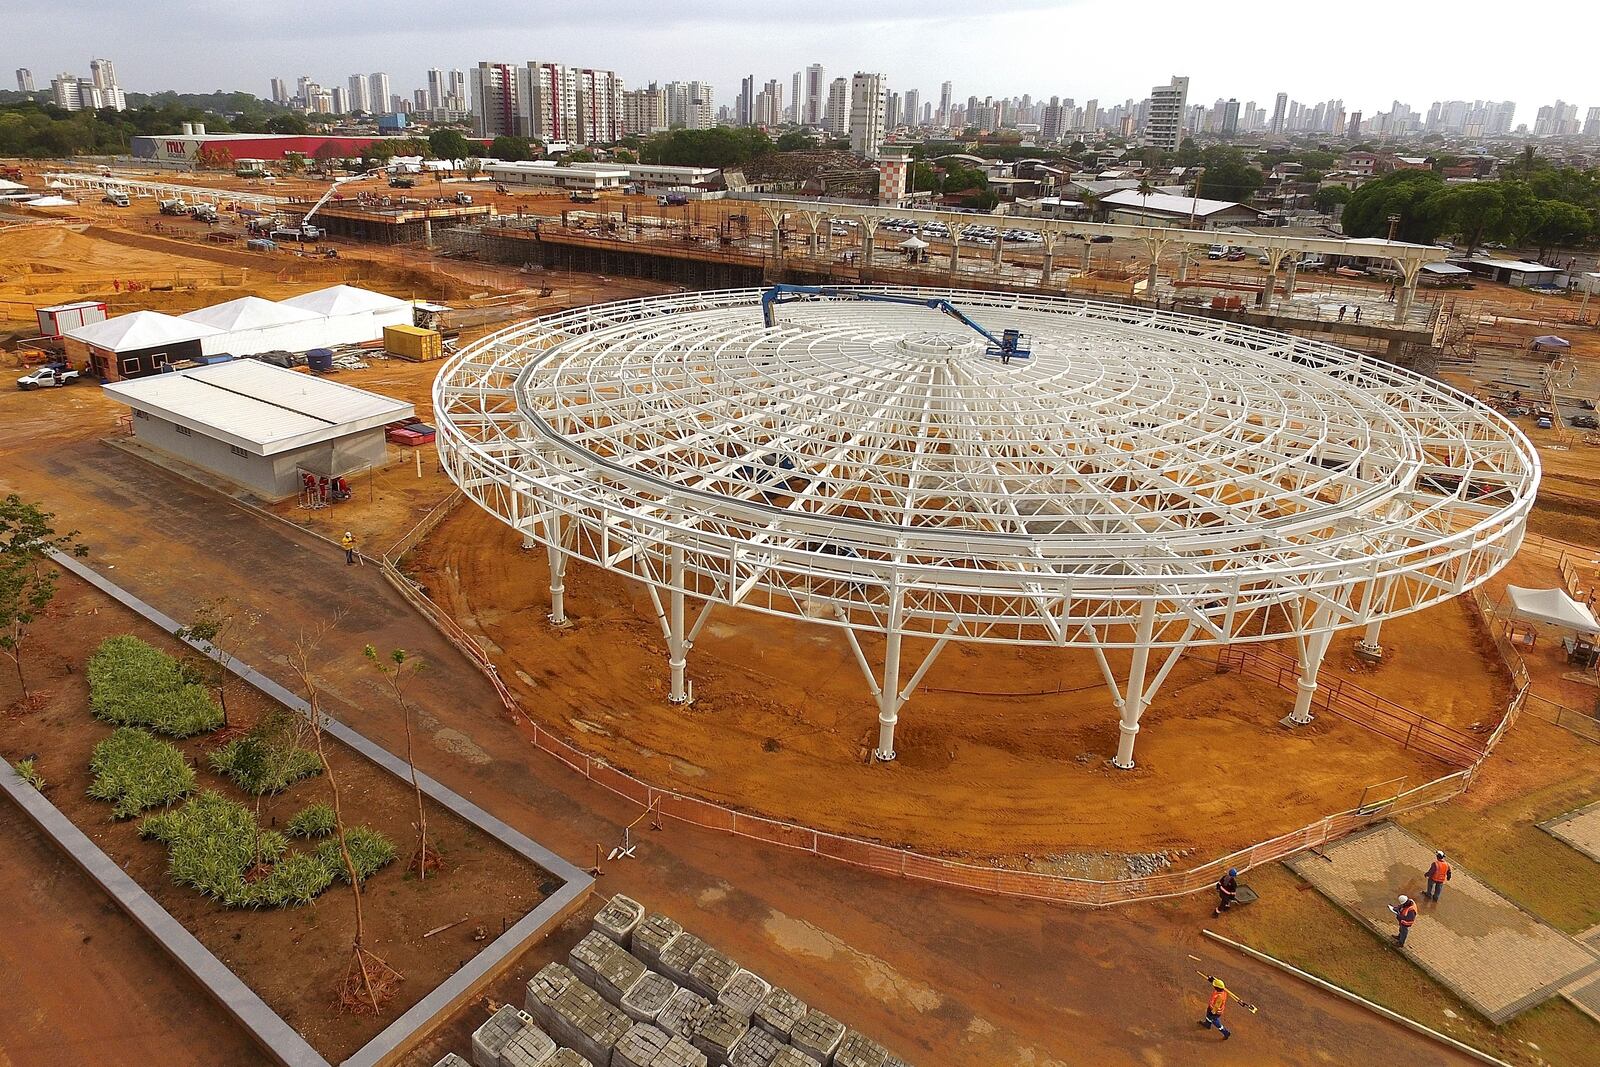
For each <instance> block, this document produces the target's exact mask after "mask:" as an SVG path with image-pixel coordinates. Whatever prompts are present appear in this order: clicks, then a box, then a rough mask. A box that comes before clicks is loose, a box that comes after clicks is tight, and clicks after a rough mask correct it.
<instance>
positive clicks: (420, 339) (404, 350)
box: [383, 326, 444, 363]
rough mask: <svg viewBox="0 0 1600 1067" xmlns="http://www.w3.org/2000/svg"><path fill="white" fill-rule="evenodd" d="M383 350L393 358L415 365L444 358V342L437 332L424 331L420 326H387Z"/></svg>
mask: <svg viewBox="0 0 1600 1067" xmlns="http://www.w3.org/2000/svg"><path fill="white" fill-rule="evenodd" d="M383 349H384V351H385V352H388V353H389V354H390V355H391V356H398V357H399V358H401V359H409V360H411V361H412V362H413V363H426V362H427V361H429V360H432V359H442V358H443V357H444V340H443V338H441V337H440V336H439V332H438V331H437V330H424V329H422V328H421V327H420V326H385V327H384V328H383Z"/></svg>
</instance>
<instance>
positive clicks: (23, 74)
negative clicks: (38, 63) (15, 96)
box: [17, 67, 37, 93]
mask: <svg viewBox="0 0 1600 1067" xmlns="http://www.w3.org/2000/svg"><path fill="white" fill-rule="evenodd" d="M36 91H37V90H36V89H35V88H34V86H33V71H31V70H29V69H28V68H27V67H18V68H17V92H19V93H32V92H36Z"/></svg>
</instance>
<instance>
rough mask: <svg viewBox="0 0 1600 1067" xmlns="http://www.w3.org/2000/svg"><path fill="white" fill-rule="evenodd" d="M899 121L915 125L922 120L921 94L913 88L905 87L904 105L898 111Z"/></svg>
mask: <svg viewBox="0 0 1600 1067" xmlns="http://www.w3.org/2000/svg"><path fill="white" fill-rule="evenodd" d="M900 121H901V122H903V123H905V124H906V125H907V126H916V125H919V124H920V123H921V122H922V94H921V93H919V92H917V91H916V90H915V89H907V90H906V95H905V106H904V109H903V110H902V111H901V113H900Z"/></svg>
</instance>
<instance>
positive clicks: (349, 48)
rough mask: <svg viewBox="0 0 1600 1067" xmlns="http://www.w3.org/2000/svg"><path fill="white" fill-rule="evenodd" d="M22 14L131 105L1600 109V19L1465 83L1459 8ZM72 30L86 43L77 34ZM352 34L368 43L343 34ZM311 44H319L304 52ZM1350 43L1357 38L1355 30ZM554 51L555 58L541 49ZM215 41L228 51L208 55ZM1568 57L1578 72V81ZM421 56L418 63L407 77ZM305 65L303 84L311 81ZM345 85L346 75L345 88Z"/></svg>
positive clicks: (45, 59) (25, 60) (28, 50)
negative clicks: (116, 73) (282, 87)
mask: <svg viewBox="0 0 1600 1067" xmlns="http://www.w3.org/2000/svg"><path fill="white" fill-rule="evenodd" d="M14 6H15V7H16V8H17V10H16V11H15V12H14V14H12V15H11V16H9V19H10V25H11V28H12V30H13V33H12V41H13V42H16V44H14V51H15V55H14V56H10V57H8V58H11V59H12V60H13V62H14V64H15V65H17V66H26V67H28V68H30V69H32V70H33V71H36V72H37V71H41V70H66V69H75V62H74V57H75V56H76V55H79V54H81V53H82V52H83V51H85V50H89V51H93V52H97V53H99V52H104V53H107V54H115V55H116V56H117V61H118V65H119V69H120V70H121V72H122V78H121V83H122V85H123V86H124V88H130V87H131V91H137V92H155V91H160V90H164V89H175V90H178V91H180V92H210V91H213V90H216V89H222V90H224V91H233V90H243V91H246V92H250V93H252V94H254V95H257V96H267V95H268V90H267V89H266V86H267V84H268V82H269V79H270V78H272V77H274V76H277V77H285V76H288V77H294V76H297V75H298V74H300V73H302V72H304V71H306V70H317V71H323V72H324V73H323V74H322V75H321V80H322V81H323V84H325V85H328V86H330V87H331V86H335V85H340V84H342V82H343V79H344V77H346V76H347V75H348V73H350V70H349V69H348V68H350V67H351V66H352V64H354V65H355V66H358V67H364V68H366V69H367V70H387V71H388V72H389V73H390V74H391V76H392V79H393V83H394V85H395V87H396V91H397V92H399V93H401V95H405V96H409V95H410V93H411V91H412V90H414V89H416V88H425V87H426V85H427V80H426V79H427V72H428V70H429V69H430V68H439V67H443V68H446V69H449V68H458V69H470V68H471V67H473V66H475V65H476V63H477V62H478V61H480V60H483V59H492V60H496V61H502V60H503V61H505V62H510V63H515V62H522V61H525V60H523V59H519V58H517V57H518V56H519V55H539V56H547V57H550V58H551V59H552V60H553V61H555V62H559V63H563V64H573V65H579V64H582V65H587V66H592V67H596V68H604V69H609V70H614V71H616V72H617V74H618V76H619V77H620V79H621V80H622V81H623V82H624V83H625V84H626V85H627V86H628V87H629V88H634V87H642V86H644V85H646V84H648V83H649V82H652V81H655V82H660V83H665V82H668V81H673V80H698V81H702V82H709V83H710V84H711V85H713V86H714V87H716V91H717V95H716V104H717V106H719V107H721V106H727V105H731V104H732V103H733V102H734V98H735V96H736V95H737V93H738V89H739V85H740V82H741V80H742V78H743V77H744V76H745V75H748V74H751V73H755V74H756V75H757V84H758V86H760V85H762V84H764V83H765V81H766V80H768V79H769V78H772V79H776V80H778V82H779V83H780V85H782V86H783V88H784V89H785V90H786V92H785V94H784V95H785V104H786V105H792V104H793V103H794V101H793V99H792V83H791V82H790V78H791V76H792V75H793V74H794V73H795V72H796V71H804V70H805V69H806V67H807V66H808V65H810V64H812V63H820V64H821V65H822V66H823V67H824V69H826V70H828V71H830V72H831V71H835V70H837V71H841V72H845V73H849V72H851V71H856V70H866V71H874V72H881V73H882V74H883V77H884V84H885V87H886V88H887V90H888V91H890V92H901V93H903V92H905V91H907V90H911V91H916V92H918V93H919V95H920V97H921V99H922V100H924V101H927V100H930V99H933V98H935V95H936V92H937V88H938V86H939V85H940V83H942V82H944V81H947V80H948V81H951V82H953V83H954V85H955V95H956V96H957V98H960V99H965V98H966V97H967V96H969V95H976V96H978V97H979V98H980V99H982V98H983V97H986V96H993V97H996V98H1000V97H1006V98H1010V97H1015V96H1020V95H1022V94H1025V93H1026V94H1030V95H1032V96H1033V97H1034V98H1035V99H1040V98H1043V99H1048V98H1049V97H1050V96H1053V95H1059V96H1061V97H1073V98H1076V99H1078V100H1083V99H1088V98H1095V99H1098V100H1100V101H1102V103H1114V102H1120V101H1123V100H1127V99H1132V100H1135V101H1138V100H1141V99H1143V98H1144V97H1145V96H1147V95H1148V93H1149V91H1150V86H1151V85H1152V84H1154V83H1155V82H1156V81H1157V80H1158V79H1161V78H1164V77H1165V74H1164V73H1163V71H1182V72H1184V73H1185V74H1186V75H1187V76H1188V77H1190V79H1191V93H1190V98H1191V100H1209V99H1211V98H1213V97H1218V98H1223V99H1227V98H1237V99H1239V100H1241V101H1242V100H1244V99H1246V98H1249V97H1254V98H1255V99H1257V100H1258V101H1259V100H1266V101H1271V100H1272V99H1273V98H1274V97H1275V95H1276V94H1277V93H1279V92H1286V93H1287V94H1288V95H1289V96H1290V97H1291V98H1295V99H1299V100H1303V101H1315V100H1321V99H1333V98H1342V99H1344V100H1345V101H1346V107H1347V108H1348V109H1349V110H1351V111H1363V112H1364V113H1366V114H1368V115H1370V114H1373V113H1375V112H1378V111H1380V110H1386V109H1387V108H1388V106H1389V104H1390V102H1391V101H1393V100H1399V101H1402V102H1407V103H1409V104H1410V106H1412V107H1413V108H1416V109H1418V110H1421V111H1424V112H1425V111H1426V109H1427V108H1428V106H1429V105H1430V104H1431V103H1432V102H1434V101H1436V100H1450V99H1466V100H1473V99H1486V100H1487V99H1493V100H1514V101H1516V102H1517V105H1518V111H1517V114H1516V117H1515V120H1514V121H1515V122H1516V123H1517V124H1523V123H1525V124H1527V125H1528V126H1529V128H1530V130H1531V129H1532V128H1533V126H1534V123H1535V111H1536V109H1537V108H1538V107H1541V106H1544V105H1545V104H1548V103H1550V102H1552V101H1555V100H1557V99H1561V100H1564V101H1572V100H1575V99H1576V101H1577V102H1578V103H1579V104H1580V105H1584V106H1587V105H1588V104H1589V103H1592V102H1591V101H1587V100H1585V99H1584V94H1585V93H1586V92H1591V91H1592V90H1590V89H1588V88H1587V87H1586V86H1585V84H1584V81H1585V79H1584V78H1583V77H1582V76H1581V75H1579V74H1578V73H1577V72H1579V71H1583V70H1587V69H1588V68H1587V64H1586V63H1585V62H1583V60H1584V59H1585V58H1586V57H1584V56H1583V43H1582V42H1583V41H1585V40H1590V39H1592V36H1593V32H1594V31H1596V30H1600V13H1593V12H1591V11H1589V10H1583V11H1580V12H1575V13H1572V14H1570V15H1568V16H1567V18H1566V19H1565V21H1563V22H1561V23H1559V24H1558V25H1559V32H1555V30H1554V29H1553V28H1552V25H1551V24H1550V23H1548V22H1547V23H1545V24H1544V25H1543V26H1542V27H1527V26H1522V25H1517V24H1512V25H1505V26H1501V25H1497V26H1496V29H1495V45H1496V48H1497V50H1499V51H1501V52H1502V54H1518V45H1519V42H1520V43H1522V44H1525V45H1526V47H1527V48H1528V49H1529V50H1530V51H1529V52H1528V53H1527V54H1535V53H1536V54H1538V55H1539V56H1540V62H1539V63H1538V64H1522V65H1517V66H1515V67H1512V66H1507V67H1505V68H1496V67H1493V66H1485V65H1480V64H1466V65H1463V64H1460V63H1458V62H1455V61H1454V60H1453V59H1451V58H1450V57H1451V56H1453V55H1461V54H1471V49H1472V47H1474V46H1481V44H1482V43H1483V41H1482V33H1483V31H1482V26H1483V25H1487V24H1488V23H1486V22H1484V21H1483V20H1479V19H1474V18H1473V17H1471V11H1472V10H1474V9H1477V8H1482V9H1483V10H1484V11H1485V12H1487V11H1488V10H1489V9H1488V6H1487V4H1483V3H1476V2H1473V0H1463V2H1462V3H1460V4H1458V5H1456V6H1455V7H1454V8H1452V17H1451V19H1450V20H1449V21H1448V23H1444V22H1436V20H1435V19H1433V18H1432V17H1431V16H1430V15H1429V14H1428V13H1427V12H1416V11H1412V10H1410V9H1400V8H1397V7H1396V6H1395V5H1381V4H1379V3H1376V2H1372V0H1357V2H1355V3H1352V4H1350V5H1347V7H1346V8H1345V9H1342V10H1343V17H1342V19H1341V21H1340V26H1343V27H1348V28H1354V27H1357V26H1360V25H1361V24H1362V21H1363V20H1362V17H1361V16H1362V14H1363V13H1367V12H1370V13H1378V12H1381V13H1382V16H1383V22H1382V25H1383V27H1384V30H1385V33H1386V36H1387V39H1390V40H1395V41H1407V40H1419V39H1421V40H1427V41H1428V49H1427V54H1426V55H1425V56H1422V57H1417V56H1415V55H1409V56H1408V57H1407V59H1406V61H1405V62H1404V63H1395V62H1393V58H1392V57H1391V56H1387V55H1385V54H1384V52H1383V50H1382V49H1381V48H1380V47H1378V46H1377V45H1376V44H1370V45H1365V46H1355V45H1351V46H1348V47H1343V48H1318V49H1306V48H1295V47H1283V45H1284V44H1285V43H1287V44H1290V45H1293V44H1294V43H1295V42H1305V41H1310V40H1315V39H1317V38H1316V36H1315V35H1316V34H1321V35H1326V34H1328V33H1329V32H1330V27H1329V26H1328V25H1327V19H1326V17H1325V15H1323V14H1322V13H1315V14H1313V13H1306V12H1297V11H1286V12H1284V13H1282V14H1281V17H1276V18H1275V19H1274V20H1273V25H1272V26H1271V27H1269V28H1266V29H1261V28H1257V27H1253V26H1249V25H1246V24H1237V25H1234V26H1232V27H1231V28H1230V27H1225V26H1222V25H1220V24H1219V25H1217V26H1215V27H1211V26H1207V25H1199V26H1195V25H1192V23H1193V21H1194V20H1193V19H1192V13H1191V14H1187V15H1185V14H1183V12H1184V11H1185V10H1186V9H1183V8H1182V7H1181V6H1180V5H1177V4H1176V3H1173V2H1171V0H1153V2H1152V3H1150V4H1149V5H1147V6H1146V7H1145V8H1142V9H1141V16H1140V27H1141V32H1140V34H1139V35H1138V37H1137V40H1132V39H1130V40H1129V41H1126V42H1120V41H1119V40H1118V39H1117V37H1116V35H1115V34H1114V33H1112V34H1110V35H1108V34H1107V33H1105V32H1104V30H1105V28H1107V27H1115V26H1116V25H1120V24H1121V23H1120V21H1116V20H1113V21H1107V22H1105V23H1104V25H1103V26H1102V25H1100V24H1099V23H1096V22H1095V20H1096V19H1099V18H1100V17H1102V16H1104V17H1105V18H1106V19H1108V20H1109V19H1112V16H1113V14H1114V13H1117V12H1119V9H1118V8H1116V7H1115V6H1114V5H1111V4H1109V3H1105V2H1103V0H1077V2H1071V0H1069V2H1066V3H1055V4H1042V3H1036V2H1031V0H1007V2H1002V3H1000V4H998V5H991V6H990V7H989V8H987V9H986V10H985V13H984V14H982V15H973V14H970V13H968V10H967V8H965V7H958V6H957V5H954V4H948V3H944V2H942V0H930V2H925V3H919V4H915V5H913V4H905V3H898V2H890V3H887V4H884V5H877V6H875V7H874V8H873V9H871V12H870V14H867V13H864V12H863V11H862V10H861V9H858V8H857V7H855V6H852V5H845V4H842V3H836V2H833V0H823V2H821V3H820V4H817V5H812V7H811V8H809V9H808V10H807V13H806V15H805V16H804V17H802V16H798V15H787V14H782V13H777V14H773V15H771V16H769V15H763V19H762V21H761V23H760V24H759V29H760V31H761V32H759V33H757V32H755V31H756V29H757V28H758V26H757V24H756V23H755V22H754V21H753V19H752V17H751V16H750V15H749V13H748V9H746V8H744V7H742V6H741V7H736V6H735V5H732V4H727V3H720V2H718V3H710V4H702V5H696V10H695V12H694V13H693V14H691V15H683V14H677V15H675V14H672V13H670V12H665V13H664V12H661V11H659V10H657V9H656V8H655V7H653V6H651V7H650V8H649V15H650V17H649V18H640V19H633V18H630V17H628V13H629V12H630V11H633V10H635V9H638V10H639V11H640V12H641V13H642V12H643V11H644V8H645V5H641V4H638V3H633V2H626V0H625V2H622V3H620V4H618V5H615V7H616V10H614V11H608V12H607V13H606V15H605V16H603V24H604V25H605V27H606V30H607V32H606V33H605V34H595V33H593V29H594V27H595V26H597V25H600V24H601V23H602V18H601V17H597V16H595V15H594V14H592V13H590V14H586V15H580V14H579V13H577V12H562V11H554V12H548V13H546V12H541V13H540V16H539V17H540V23H539V26H538V32H537V33H535V32H534V28H533V26H532V25H527V26H522V25H517V24H516V23H506V22H503V21H496V22H494V23H493V25H490V24H489V18H488V15H487V14H486V13H483V12H474V11H471V10H468V11H466V12H460V11H456V10H452V12H451V16H452V17H451V19H450V20H449V22H448V23H446V24H443V25H437V26H430V25H427V24H428V23H430V22H436V21H437V19H436V18H435V19H430V18H428V17H427V16H428V14H434V13H436V12H437V10H438V9H435V8H428V9H423V8H422V7H421V5H415V6H416V8H417V11H418V18H417V19H416V20H414V22H413V25H414V26H417V27H425V30H426V32H424V29H423V28H413V29H407V30H403V31H392V32H388V33H380V32H378V31H375V30H374V29H373V26H374V25H379V24H381V25H386V26H394V25H398V24H400V21H401V20H396V19H394V18H390V19H387V20H381V21H380V22H374V21H373V20H371V19H367V18H366V17H365V12H366V10H367V8H368V7H369V5H366V4H363V3H360V2H357V3H353V4H349V5H344V6H342V7H341V8H340V9H337V10H334V11H322V12H321V13H320V14H319V16H318V19H316V20H311V19H309V18H308V19H306V20H297V19H295V18H293V17H292V15H293V11H292V10H291V11H290V12H288V13H287V14H288V16H289V17H285V18H281V19H274V20H273V22H272V24H271V25H270V26H266V25H264V24H261V23H260V20H259V18H258V17H257V16H255V15H253V14H251V13H250V12H248V10H246V9H243V8H238V9H236V8H234V6H232V5H228V6H227V8H226V9H222V10H219V9H217V8H215V7H209V6H202V5H198V4H191V3H190V2H188V0H180V2H178V3H176V4H174V5H173V6H174V8H175V9H177V10H175V11H174V12H173V14H174V15H175V16H177V15H180V14H182V12H184V11H188V12H191V14H192V17H174V18H172V19H163V20H161V24H160V32H159V34H158V35H157V34H155V33H153V32H152V30H153V24H149V25H147V23H148V20H145V19H142V18H139V17H136V16H135V15H134V13H132V12H129V11H127V10H126V9H125V8H124V7H122V6H118V5H111V4H107V3H104V2H103V0H88V2H87V3H86V4H84V5H80V6H77V7H75V8H74V9H71V10H63V9H61V8H59V7H54V6H53V7H50V8H48V9H47V8H45V7H44V6H43V5H42V4H39V3H37V2H36V0H22V2H21V3H19V4H17V5H14ZM302 6H303V7H305V8H306V9H307V11H308V12H309V10H310V5H307V4H301V3H299V2H298V0H292V2H291V3H290V4H289V7H290V8H291V9H293V8H297V7H302ZM408 6H409V5H408V4H407V3H405V2H402V3H399V4H397V5H393V8H392V9H391V10H393V11H394V12H395V13H397V14H404V11H405V10H406V9H407V8H408ZM353 16H354V17H353ZM1169 16H1170V17H1169ZM774 19H775V20H776V22H774ZM63 20H66V21H68V22H72V23H80V22H81V23H82V25H81V26H78V27H77V28H76V29H75V30H74V31H73V32H69V33H63V32H61V25H62V22H63ZM329 20H331V21H329ZM345 20H349V22H350V28H349V31H348V32H347V33H343V34H341V33H340V32H338V31H339V30H340V28H341V23H342V22H343V21H345ZM358 21H359V24H358ZM1090 24H1094V25H1096V26H1097V30H1096V32H1095V33H1094V34H1093V40H1094V41H1095V45H1094V47H1089V48H1085V47H1081V46H1078V45H1074V44H1071V42H1073V41H1075V40H1076V39H1077V38H1079V37H1082V36H1083V35H1084V27H1085V26H1086V25H1090ZM297 25H305V26H306V27H307V30H306V31H304V33H303V35H302V31H299V30H297V29H296V28H295V27H296V26H297ZM330 30H331V31H333V32H328V31H330ZM35 31H36V32H35ZM1313 31H1314V32H1313ZM1334 31H1335V32H1339V33H1344V32H1346V31H1345V30H1339V29H1338V28H1337V27H1335V28H1334ZM1585 31H1588V32H1585ZM1241 35H1242V39H1241ZM247 36H248V37H249V38H250V39H252V41H253V42H255V44H256V45H257V47H254V48H253V49H252V50H251V51H250V52H249V53H247V54H245V55H243V56H241V55H240V54H238V53H231V52H228V50H225V49H218V48H216V47H214V43H215V41H217V40H227V39H230V38H232V37H239V38H241V39H242V38H244V37H247ZM535 37H537V40H538V42H539V43H538V44H537V46H534V45H533V44H532V43H531V42H532V41H533V40H534V39H535ZM414 38H417V40H414ZM1524 38H1525V40H1524ZM190 39H192V43H193V44H194V45H195V47H194V48H192V49H189V50H187V51H185V49H184V43H185V41H187V40H190ZM207 41H209V42H211V43H212V47H202V44H203V43H204V42H207ZM1252 43H1254V44H1256V45H1258V46H1259V48H1258V49H1257V50H1256V52H1255V54H1253V55H1251V56H1250V59H1249V61H1248V62H1244V61H1242V60H1241V59H1240V56H1241V50H1240V49H1241V47H1244V48H1246V49H1248V46H1249V45H1250V44H1252ZM1208 44H1212V45H1215V46H1217V47H1215V48H1213V49H1211V50H1210V52H1211V53H1214V55H1213V54H1208V49H1207V48H1206V45H1208ZM274 45H277V47H274ZM990 45H992V47H990ZM1064 45H1070V47H1064ZM1567 53H1570V57H1569V61H1564V60H1563V59H1562V56H1563V55H1566V54H1567ZM352 56H359V57H360V58H359V59H352V58H351V57H352ZM402 56H405V57H414V58H410V59H409V61H408V62H406V63H404V64H402V63H399V62H396V60H398V59H399V58H400V57H402ZM664 56H670V57H672V58H671V59H663V58H662V57H664ZM1324 57H1326V58H1325V59H1324ZM1432 57H1437V58H1436V59H1435V58H1432ZM291 65H292V66H293V67H294V68H297V69H295V70H294V72H293V74H291V73H290V67H291ZM341 68H344V73H342V74H336V73H335V72H337V71H340V70H341ZM830 80H831V75H830Z"/></svg>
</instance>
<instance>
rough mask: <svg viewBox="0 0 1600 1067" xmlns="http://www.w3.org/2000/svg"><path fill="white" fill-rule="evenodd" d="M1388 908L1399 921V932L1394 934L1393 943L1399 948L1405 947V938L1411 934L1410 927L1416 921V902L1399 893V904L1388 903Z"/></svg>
mask: <svg viewBox="0 0 1600 1067" xmlns="http://www.w3.org/2000/svg"><path fill="white" fill-rule="evenodd" d="M1389 910H1390V911H1392V912H1394V917H1395V918H1396V919H1398V920H1399V921H1400V932H1399V933H1397V934H1395V935H1394V940H1395V944H1397V945H1399V946H1400V947H1401V948H1405V947H1406V938H1407V937H1409V936H1410V934H1411V927H1412V926H1413V925H1415V924H1416V921H1417V902H1416V901H1414V900H1412V899H1411V898H1410V897H1408V896H1406V895H1405V894H1404V893H1401V894H1400V903H1399V904H1390V905H1389Z"/></svg>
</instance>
